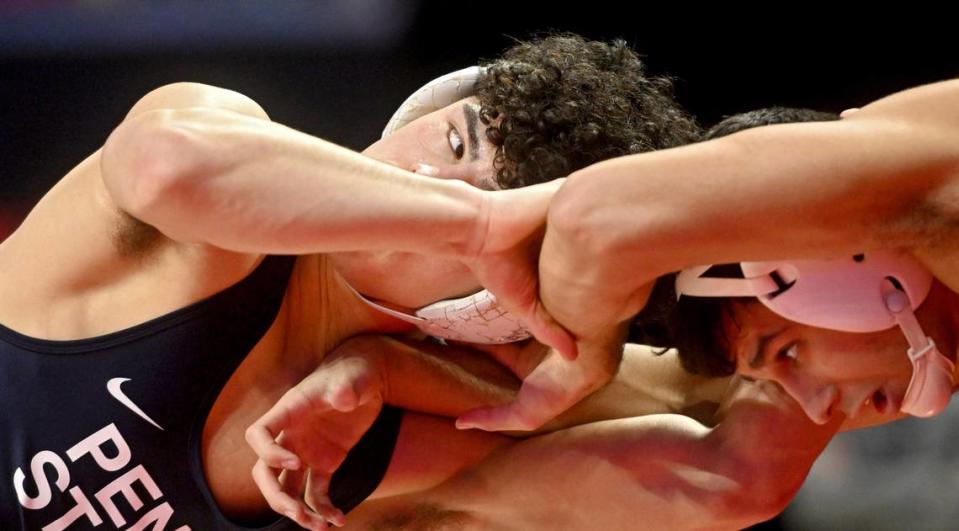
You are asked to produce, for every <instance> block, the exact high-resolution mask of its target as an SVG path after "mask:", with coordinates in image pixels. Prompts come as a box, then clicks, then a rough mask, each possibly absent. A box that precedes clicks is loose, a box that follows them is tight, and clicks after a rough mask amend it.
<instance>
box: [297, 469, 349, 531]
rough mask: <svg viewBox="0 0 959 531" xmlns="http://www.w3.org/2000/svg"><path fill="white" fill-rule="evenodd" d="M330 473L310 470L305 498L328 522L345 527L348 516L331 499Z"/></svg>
mask: <svg viewBox="0 0 959 531" xmlns="http://www.w3.org/2000/svg"><path fill="white" fill-rule="evenodd" d="M329 492H330V475H329V474H325V473H323V472H320V471H317V470H310V474H309V477H308V478H307V482H306V492H305V496H304V499H305V500H306V504H307V505H308V506H310V507H311V508H312V509H313V510H314V511H315V512H316V513H317V514H319V515H320V516H322V517H323V518H325V519H326V521H327V522H329V523H331V524H333V525H335V526H336V527H343V526H344V525H345V524H346V516H344V515H343V512H342V511H340V510H339V509H337V508H336V507H334V506H333V502H332V501H331V500H330V496H329Z"/></svg>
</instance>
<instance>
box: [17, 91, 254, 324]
mask: <svg viewBox="0 0 959 531" xmlns="http://www.w3.org/2000/svg"><path fill="white" fill-rule="evenodd" d="M195 106H217V107H225V108H229V109H231V110H235V111H236V112H241V113H245V114H254V115H257V116H258V117H261V118H264V119H266V113H265V112H264V111H263V110H262V108H260V107H259V105H257V104H256V103H255V102H253V100H251V99H249V98H247V97H245V96H243V95H241V94H238V93H236V92H233V91H229V90H225V89H220V88H217V87H210V86H208V85H201V84H197V83H175V84H172V85H166V86H163V87H160V88H158V89H156V90H153V91H151V92H149V93H148V94H146V95H144V96H143V97H141V98H140V99H139V100H138V101H137V102H136V103H135V104H134V105H133V107H132V108H131V110H130V112H129V113H128V115H127V119H130V118H132V117H135V116H137V115H139V114H141V113H144V112H149V111H151V110H157V109H163V108H175V107H195ZM260 258H261V257H259V256H254V255H243V254H238V253H232V252H228V251H224V250H222V249H216V248H212V247H210V246H205V245H197V244H182V243H177V242H173V241H171V240H169V239H168V238H166V237H165V236H164V235H163V234H161V233H160V232H159V231H157V230H156V229H154V228H153V227H151V226H150V225H148V224H146V223H143V222H142V221H139V220H137V219H136V218H134V217H132V216H130V215H129V214H127V213H126V212H124V211H123V210H122V209H120V208H119V207H118V206H117V204H116V202H115V201H113V199H112V197H111V196H110V193H109V192H108V191H107V189H106V186H105V185H104V182H103V179H102V176H101V173H100V150H97V151H96V152H94V153H93V154H91V155H90V156H88V157H87V158H86V159H85V160H83V161H81V162H80V163H79V164H77V165H76V166H75V167H74V168H73V169H72V170H71V171H70V172H69V173H68V174H67V175H65V176H64V177H63V178H62V179H60V181H59V182H58V183H57V184H56V185H55V186H54V187H53V188H51V189H50V190H49V191H48V192H47V193H46V194H45V195H44V197H43V198H42V199H41V200H40V201H39V202H38V203H37V204H36V205H35V206H34V207H33V209H32V210H31V211H30V213H29V215H28V216H27V218H26V219H25V220H24V221H23V223H22V224H21V225H20V227H19V228H18V229H17V230H16V231H15V232H14V233H13V234H12V235H11V236H10V237H9V238H8V239H7V240H5V241H4V242H3V243H2V244H0V270H2V271H3V275H2V276H0V323H3V324H4V325H6V326H9V327H11V328H14V329H15V330H18V331H20V332H23V333H26V334H28V335H35V336H39V337H46V338H49V339H71V338H76V337H86V336H90V335H97V334H100V333H106V332H109V331H113V330H114V329H119V328H123V327H126V326H130V325H133V324H136V323H137V322H141V321H142V320H146V319H148V318H151V317H155V316H156V315H161V314H163V313H166V312H168V311H172V310H173V309H176V308H178V307H182V306H185V305H187V304H190V303H191V302H194V301H196V300H198V299H200V298H203V297H205V296H208V295H210V294H212V293H215V292H217V291H219V290H221V289H223V288H225V287H227V286H229V285H231V284H233V283H235V282H236V281H237V280H239V279H240V278H242V277H243V276H245V275H246V274H248V273H249V272H250V271H251V270H252V269H253V267H255V265H256V264H257V263H258V261H259V259H260ZM177 278H180V279H181V280H180V281H179V282H178V281H176V279H177ZM84 315H97V319H96V321H95V322H88V321H87V319H90V318H89V317H87V318H84V317H82V316H84Z"/></svg>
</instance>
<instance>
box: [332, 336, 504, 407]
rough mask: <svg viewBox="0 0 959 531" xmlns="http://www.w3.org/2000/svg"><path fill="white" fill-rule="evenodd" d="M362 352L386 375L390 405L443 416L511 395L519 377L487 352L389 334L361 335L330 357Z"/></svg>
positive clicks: (385, 391) (386, 399)
mask: <svg viewBox="0 0 959 531" xmlns="http://www.w3.org/2000/svg"><path fill="white" fill-rule="evenodd" d="M343 356H360V357H363V358H365V359H366V360H367V362H368V363H370V364H371V365H372V366H373V367H375V373H376V374H377V375H378V377H379V378H381V381H382V388H383V401H384V402H385V403H387V404H390V405H393V406H396V407H400V408H403V409H408V410H411V411H418V412H421V413H428V414H432V415H440V416H444V417H456V416H459V415H461V414H462V413H464V412H466V411H468V410H470V409H474V408H477V407H482V406H488V405H491V404H499V403H503V402H507V401H509V400H511V399H512V398H513V397H514V396H515V394H516V389H517V388H518V387H519V381H518V380H517V379H516V378H515V377H514V376H513V375H512V374H510V373H509V372H508V371H507V370H506V369H505V368H504V367H502V366H500V365H499V364H497V363H496V362H495V361H493V360H491V359H489V358H488V357H486V356H485V355H483V354H481V353H477V352H473V351H469V350H467V349H463V348H458V347H444V346H440V345H435V344H431V343H427V342H424V341H414V340H400V339H396V338H392V337H386V336H358V337H355V338H352V339H350V340H348V341H346V342H345V343H343V344H342V345H340V346H339V347H338V348H337V349H336V350H335V351H334V352H333V353H331V354H330V357H329V359H330V360H333V359H335V358H338V357H343Z"/></svg>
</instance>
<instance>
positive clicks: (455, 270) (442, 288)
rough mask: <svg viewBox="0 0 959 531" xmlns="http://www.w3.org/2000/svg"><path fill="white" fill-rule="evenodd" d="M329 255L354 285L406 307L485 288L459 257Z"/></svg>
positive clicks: (336, 266)
mask: <svg viewBox="0 0 959 531" xmlns="http://www.w3.org/2000/svg"><path fill="white" fill-rule="evenodd" d="M329 257H330V261H331V262H332V264H333V266H334V267H335V268H336V270H337V272H339V274H340V275H342V276H343V278H344V280H346V282H347V283H349V284H350V285H351V286H353V288H354V289H356V290H357V291H359V292H360V293H362V294H364V295H366V296H367V297H369V298H372V299H376V300H378V301H383V302H386V303H389V304H390V305H391V306H394V307H399V308H403V309H412V308H420V307H423V306H426V305H428V304H431V303H433V302H436V301H439V300H443V299H450V298H454V297H461V296H464V295H469V294H471V293H475V292H476V291H479V290H480V289H481V287H480V286H479V284H478V283H477V282H476V278H475V277H474V276H473V273H472V272H471V271H470V270H469V268H467V267H466V266H465V265H463V264H462V263H461V262H459V261H457V260H450V259H445V258H437V257H433V256H425V255H420V254H413V253H400V252H348V253H333V254H330V255H329Z"/></svg>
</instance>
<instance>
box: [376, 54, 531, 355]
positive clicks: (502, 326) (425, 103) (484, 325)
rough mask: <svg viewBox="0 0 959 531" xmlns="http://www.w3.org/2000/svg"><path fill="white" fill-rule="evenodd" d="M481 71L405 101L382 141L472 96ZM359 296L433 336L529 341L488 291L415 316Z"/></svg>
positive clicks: (448, 79)
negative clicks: (417, 120)
mask: <svg viewBox="0 0 959 531" xmlns="http://www.w3.org/2000/svg"><path fill="white" fill-rule="evenodd" d="M482 73H483V69H482V68H481V67H478V66H471V67H469V68H464V69H462V70H457V71H456V72H452V73H449V74H446V75H445V76H441V77H438V78H436V79H434V80H433V81H430V82H429V83H427V84H426V85H423V86H422V87H420V88H419V89H418V90H417V91H416V92H414V93H413V94H412V95H411V96H410V97H409V98H406V101H404V102H403V104H402V105H400V108H399V109H397V111H396V112H395V113H394V114H393V117H392V118H390V121H389V122H388V123H387V124H386V128H385V129H384V130H383V137H384V138H385V137H387V136H390V135H391V134H393V132H395V131H396V130H397V129H399V128H401V127H403V126H404V125H406V124H408V123H410V122H412V121H413V120H416V119H417V118H419V117H421V116H424V115H426V114H429V113H431V112H433V111H436V110H439V109H442V108H443V107H446V106H447V105H449V104H451V103H453V102H456V101H459V100H461V99H463V98H468V97H470V96H472V95H473V87H474V85H475V84H476V80H477V79H479V77H480V75H482ZM357 295H359V296H360V298H362V299H363V300H364V301H365V302H366V303H367V304H369V305H370V306H372V307H373V308H376V309H377V310H379V311H381V312H384V313H386V314H389V315H392V316H393V317H396V318H397V319H401V320H403V321H406V322H409V323H413V324H414V325H416V326H417V328H419V329H420V330H422V331H423V332H424V333H426V334H429V335H431V336H433V337H438V338H442V339H451V340H455V341H466V342H469V343H481V344H499V343H511V342H513V341H521V340H523V339H526V338H528V337H530V334H529V332H528V331H527V330H526V327H525V326H524V325H523V324H522V323H520V322H519V321H518V320H517V319H516V318H514V317H513V316H512V315H510V314H509V312H507V311H506V310H504V309H502V308H500V307H499V305H498V304H497V302H496V297H495V296H494V295H493V294H492V293H490V292H489V291H487V290H482V291H479V292H477V293H474V294H472V295H470V296H468V297H463V298H460V299H450V300H444V301H439V302H435V303H433V304H430V305H429V306H426V307H423V308H420V309H419V310H417V311H416V312H415V313H414V314H413V315H410V314H406V313H403V312H398V311H396V310H392V309H390V308H386V307H385V306H381V305H379V304H376V303H375V302H373V301H370V300H369V299H367V298H366V297H363V295H361V294H359V293H357Z"/></svg>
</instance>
